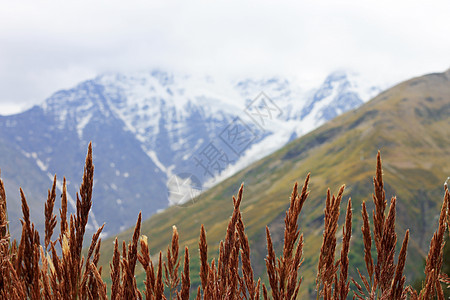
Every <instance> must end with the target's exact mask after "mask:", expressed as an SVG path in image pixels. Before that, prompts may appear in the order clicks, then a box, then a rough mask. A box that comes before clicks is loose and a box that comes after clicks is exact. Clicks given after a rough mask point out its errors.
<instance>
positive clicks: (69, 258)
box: [0, 145, 450, 300]
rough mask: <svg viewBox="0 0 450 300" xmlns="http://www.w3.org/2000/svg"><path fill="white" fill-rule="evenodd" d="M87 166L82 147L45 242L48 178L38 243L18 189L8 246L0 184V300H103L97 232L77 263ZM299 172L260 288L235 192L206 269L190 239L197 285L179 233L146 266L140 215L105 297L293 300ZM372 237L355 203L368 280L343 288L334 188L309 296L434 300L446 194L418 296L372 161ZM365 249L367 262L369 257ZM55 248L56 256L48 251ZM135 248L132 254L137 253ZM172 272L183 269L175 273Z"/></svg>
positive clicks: (297, 281) (299, 254) (345, 272)
mask: <svg viewBox="0 0 450 300" xmlns="http://www.w3.org/2000/svg"><path fill="white" fill-rule="evenodd" d="M93 174H94V166H93V162H92V147H91V145H89V148H88V153H87V157H86V163H85V168H84V175H83V179H82V184H81V187H80V191H79V193H78V194H77V209H76V214H74V215H70V216H69V217H67V191H66V181H65V178H64V180H63V194H62V196H61V209H60V211H59V215H60V235H59V236H58V237H57V238H56V239H54V240H52V235H53V231H54V229H55V227H56V226H57V217H56V215H54V214H53V208H54V204H55V199H56V192H55V188H56V176H55V177H54V180H53V185H52V187H51V189H50V190H49V191H48V197H47V201H46V203H45V210H44V215H45V237H44V245H43V246H42V245H41V244H40V240H39V234H38V232H37V231H36V230H35V228H34V225H33V223H31V221H30V212H29V208H28V205H27V201H26V197H25V194H24V192H23V191H22V190H20V194H21V201H22V213H23V218H22V220H21V223H22V235H21V239H20V242H19V243H17V242H16V241H13V242H11V241H10V236H9V230H8V217H7V209H6V193H5V189H4V185H3V182H2V181H1V180H0V255H1V257H0V272H1V277H0V297H1V299H25V298H27V299H107V298H108V295H107V286H106V284H105V282H104V281H103V279H102V276H101V274H102V271H103V270H102V269H101V267H100V268H99V267H98V261H99V256H100V247H101V238H100V234H101V232H102V230H103V227H104V226H101V227H100V228H99V229H98V230H97V232H96V233H95V234H94V235H93V237H92V240H91V243H90V245H89V248H88V251H87V255H86V257H83V256H82V255H81V253H82V247H83V240H84V235H85V228H86V225H87V222H88V217H89V211H90V209H91V206H92V185H93ZM309 178H310V177H309V174H308V175H307V177H306V179H305V182H304V184H303V187H302V189H301V191H299V190H298V184H297V183H296V184H295V185H294V188H293V191H292V194H291V199H290V206H289V209H288V210H287V212H286V216H285V220H284V221H285V230H284V240H283V247H282V253H281V255H280V256H277V255H276V253H275V249H274V245H273V242H272V237H271V234H270V230H269V228H268V227H266V239H267V256H266V258H265V264H266V270H267V278H268V284H269V286H270V288H269V289H268V287H267V286H266V284H265V283H263V282H262V281H261V279H260V278H258V279H256V278H255V277H254V272H253V268H252V263H251V252H250V244H249V240H248V237H247V235H246V233H245V225H244V222H243V219H242V215H241V212H240V204H241V202H242V199H243V190H244V187H243V185H241V187H240V189H239V192H238V194H237V196H236V198H235V197H233V204H234V210H233V213H232V216H231V218H230V221H229V223H228V226H227V231H226V234H225V238H224V240H223V241H222V242H221V243H220V247H219V254H218V258H217V259H212V260H211V261H208V256H207V250H208V244H207V240H206V230H205V228H204V226H203V225H202V226H201V228H200V238H199V256H200V273H199V278H200V282H201V284H200V285H199V286H198V287H192V286H191V280H190V279H191V277H190V276H191V274H190V269H189V250H188V248H187V247H185V249H184V257H183V258H180V257H179V235H178V231H177V228H176V227H175V226H174V227H173V234H172V242H171V244H170V245H169V246H168V249H167V254H166V256H165V259H164V260H163V255H162V253H161V252H160V253H159V256H158V261H156V262H153V261H152V259H151V255H150V252H149V246H148V239H147V237H146V236H144V235H141V233H140V228H141V214H139V216H138V219H137V222H136V226H135V230H134V233H133V236H132V238H131V241H130V242H129V243H128V245H126V243H125V242H123V243H122V247H120V245H119V242H118V240H117V238H116V240H115V244H114V252H113V257H112V260H111V262H110V276H111V287H110V292H111V296H110V297H111V299H143V298H146V299H167V298H169V299H182V300H185V299H189V296H190V295H196V299H252V300H253V299H260V298H261V297H262V298H263V299H269V297H270V296H271V297H272V298H273V299H296V298H297V297H298V295H299V289H300V286H301V283H302V278H301V276H300V267H301V265H302V262H303V234H301V232H300V230H299V228H298V218H299V215H300V213H301V210H302V208H303V205H304V204H305V202H306V199H307V198H308V195H309V191H308V183H309ZM373 182H374V193H373V202H374V207H375V209H374V211H373V218H372V221H373V229H371V226H370V220H369V214H368V212H367V207H366V203H365V202H363V204H362V211H361V214H362V220H363V225H362V227H361V233H362V240H363V242H364V260H365V266H366V272H367V275H368V277H366V276H365V275H363V274H362V273H361V272H359V270H358V273H359V277H360V278H359V280H360V281H359V282H358V280H356V279H354V278H351V280H349V278H348V277H349V269H350V268H351V266H349V252H350V246H351V237H352V201H351V199H349V200H348V202H347V207H346V210H345V222H344V224H343V228H342V242H341V250H340V255H339V257H338V258H337V259H336V253H335V252H336V246H337V238H336V233H337V230H338V228H339V225H338V221H339V215H340V204H341V201H342V197H343V193H344V188H345V187H344V186H342V187H341V188H340V190H339V192H338V194H337V196H334V195H331V192H330V190H328V192H327V198H326V202H325V209H324V231H323V241H322V247H321V251H320V254H319V257H318V266H317V277H316V286H317V290H316V296H317V298H323V299H347V298H348V297H350V295H349V293H350V282H353V284H354V292H353V294H354V295H353V298H356V299H406V298H407V297H409V298H411V299H431V298H433V297H437V298H438V299H443V297H444V296H443V292H442V291H443V290H442V286H441V283H442V284H446V285H449V284H450V279H449V277H448V275H446V274H442V273H441V271H440V270H441V267H442V260H443V252H442V249H443V244H444V234H445V230H446V228H447V227H448V226H449V221H450V215H449V214H450V213H449V209H448V206H449V200H450V193H449V191H448V189H447V184H445V189H444V190H445V195H444V199H443V204H442V207H441V212H440V217H439V224H438V228H437V230H436V232H435V234H434V235H433V238H432V240H431V243H430V250H429V253H428V257H427V260H426V267H425V275H426V279H425V284H424V286H423V288H422V290H421V291H415V290H414V289H413V288H412V287H410V286H407V287H405V282H406V277H405V275H404V273H403V272H404V268H405V263H406V257H407V247H408V241H409V231H408V230H407V231H406V232H405V236H404V239H403V242H402V246H401V249H400V252H399V254H398V256H397V263H395V256H396V253H395V245H396V243H397V235H396V232H395V218H396V210H395V207H396V198H395V197H394V198H392V199H391V201H390V204H389V210H388V213H387V216H386V213H385V210H386V207H387V201H386V199H385V191H384V183H383V176H382V166H381V157H380V154H379V153H378V155H377V168H376V176H375V177H374V180H373ZM372 245H375V249H374V250H376V259H374V257H372ZM57 247H59V248H60V249H61V251H60V253H61V254H60V255H58V251H57V250H56V248H57ZM138 248H140V249H138ZM137 262H139V263H140V264H141V266H142V268H143V269H144V271H145V274H146V277H145V280H144V289H143V290H139V289H138V288H137V283H136V278H135V276H134V275H135V270H136V264H137ZM181 264H182V265H183V266H182V268H181V269H180V267H181Z"/></svg>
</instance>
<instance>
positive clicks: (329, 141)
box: [94, 72, 450, 295]
mask: <svg viewBox="0 0 450 300" xmlns="http://www.w3.org/2000/svg"><path fill="white" fill-rule="evenodd" d="M449 80H450V73H449V72H447V74H446V75H445V74H432V75H427V76H423V77H420V78H415V79H412V80H410V81H407V82H404V83H402V84H400V85H398V86H395V87H394V88H392V89H390V90H388V91H386V92H384V93H382V94H380V95H379V96H377V97H376V98H374V99H373V100H372V101H370V102H369V103H367V104H366V105H364V106H363V107H361V108H359V109H357V110H355V111H351V112H349V113H346V114H344V115H342V116H340V117H338V118H336V119H335V120H333V121H332V122H329V123H327V124H326V125H324V126H322V127H320V128H319V129H317V130H315V131H314V132H312V133H310V134H308V135H306V136H304V137H302V138H300V139H298V140H296V141H294V142H292V143H290V144H289V145H287V146H286V147H284V148H282V149H281V150H279V151H277V152H276V153H274V154H272V155H270V156H268V157H266V158H264V159H262V160H260V161H258V162H256V163H254V164H253V165H251V166H249V167H248V168H246V169H245V170H243V171H241V172H239V173H237V174H236V175H234V176H233V177H231V178H229V179H227V180H226V181H224V182H222V183H220V184H219V185H218V186H216V187H215V188H213V189H211V190H209V191H208V192H206V193H204V194H203V195H201V196H200V198H199V199H197V200H196V201H195V204H194V205H189V206H187V207H171V208H169V209H167V210H166V211H164V212H162V213H160V214H158V215H155V216H153V217H151V218H150V219H149V220H146V221H145V222H144V223H143V225H142V233H143V234H145V235H147V236H149V244H150V247H151V251H152V253H153V254H157V253H158V251H159V250H163V251H165V249H166V247H167V245H168V243H169V240H170V238H171V232H172V225H174V224H175V225H176V226H177V227H178V231H179V233H180V246H181V247H183V246H184V245H187V246H188V247H189V249H190V253H191V274H192V278H191V282H192V283H195V282H196V281H197V278H196V277H197V274H198V269H199V267H198V266H199V262H198V251H197V249H198V236H199V230H200V224H205V228H206V230H207V240H208V245H209V247H208V250H209V252H210V254H209V255H210V257H214V256H215V254H216V253H217V248H218V243H219V241H220V240H221V239H223V238H224V235H225V230H226V224H227V222H228V219H229V217H230V215H231V212H232V200H231V196H232V195H233V194H234V193H236V192H237V190H238V188H239V185H240V184H241V183H242V182H244V183H245V190H244V200H243V203H242V206H241V207H242V212H243V219H244V222H245V225H246V232H247V234H248V236H249V239H250V246H251V250H252V263H253V266H254V268H255V271H256V275H257V276H265V267H264V257H265V254H266V249H265V233H264V227H265V226H266V224H269V227H270V229H271V232H272V236H273V238H274V244H275V246H276V247H277V246H280V245H281V243H282V237H283V234H282V232H283V230H284V223H283V218H284V211H285V210H286V208H287V207H288V204H289V201H288V199H289V196H290V192H291V189H292V186H293V183H294V182H295V181H299V182H300V183H302V182H303V180H304V178H305V176H306V174H307V173H308V172H311V183H310V190H311V194H310V197H309V199H308V200H307V202H306V204H305V207H304V209H303V211H302V214H301V217H300V226H301V228H302V230H303V232H304V234H305V248H304V258H305V263H304V265H303V267H302V269H301V271H302V276H303V277H304V283H303V284H302V289H301V290H302V293H303V295H305V294H306V293H307V292H308V291H311V290H312V288H313V287H312V286H311V284H312V282H313V280H314V278H315V274H316V262H317V259H318V255H317V253H318V250H319V249H320V246H321V238H322V226H323V225H322V220H323V207H324V199H325V196H326V189H327V188H328V187H330V188H331V190H332V192H334V193H336V192H337V190H338V188H339V186H340V185H341V184H344V183H345V184H346V186H347V188H346V193H345V195H346V197H345V199H347V198H348V197H349V196H351V197H352V201H353V207H354V210H355V212H354V225H353V237H352V245H351V249H350V250H351V255H350V259H351V261H350V266H351V268H350V271H351V272H352V274H353V275H354V274H355V271H356V269H355V267H359V268H360V269H364V267H363V259H362V256H363V251H362V241H361V239H360V237H361V235H360V230H359V228H360V227H361V222H360V205H361V202H362V201H364V200H369V199H370V198H371V193H372V176H373V175H374V172H375V156H376V152H377V150H378V149H380V150H381V151H382V158H383V162H384V164H383V166H384V175H385V177H384V178H385V188H386V196H387V197H391V196H393V195H397V196H398V200H399V201H398V206H397V216H398V217H397V229H398V232H399V236H398V239H399V240H401V239H403V234H404V230H405V229H406V228H410V229H411V237H412V240H411V243H410V246H409V254H408V260H407V274H408V276H409V277H408V280H413V279H414V278H415V277H417V276H418V275H419V274H420V272H423V268H422V265H421V263H417V262H419V261H422V259H423V255H424V254H425V252H426V251H427V247H428V243H429V240H430V237H431V233H432V231H433V230H434V227H435V221H436V220H435V216H436V214H437V212H438V205H439V203H440V202H441V195H442V184H443V182H444V180H445V179H446V178H447V176H448V175H449V174H450V160H449V158H450V130H449V128H450V81H449ZM345 201H346V200H345ZM94 205H95V199H94ZM344 206H345V205H342V207H344ZM369 207H370V208H371V206H370V205H369ZM341 217H342V214H341ZM340 224H342V222H340ZM106 226H107V225H106ZM339 232H340V231H339ZM131 235H132V229H130V230H127V231H125V232H123V233H122V234H120V235H119V241H121V240H129V238H130V237H131ZM112 246H113V243H112V240H106V241H104V243H103V245H102V249H103V250H102V256H101V261H100V264H101V265H103V266H104V268H106V269H105V270H109V266H108V262H109V260H110V258H111V257H112ZM278 248H279V247H278ZM104 274H105V275H106V274H108V272H104ZM142 280H143V277H142V275H141V274H138V282H142Z"/></svg>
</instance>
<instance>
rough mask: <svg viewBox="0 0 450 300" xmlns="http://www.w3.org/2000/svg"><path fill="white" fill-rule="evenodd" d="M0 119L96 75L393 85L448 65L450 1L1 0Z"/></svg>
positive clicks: (449, 53)
mask: <svg viewBox="0 0 450 300" xmlns="http://www.w3.org/2000/svg"><path fill="white" fill-rule="evenodd" d="M0 5H1V6H0V7H1V9H0V115H1V114H7V113H12V112H17V111H19V110H20V109H24V108H28V107H30V106H31V105H33V104H36V103H41V102H42V101H44V99H45V98H46V97H48V96H50V95H51V94H52V93H53V92H55V91H57V90H59V89H62V88H70V87H72V86H74V85H76V84H77V83H79V82H80V81H82V80H85V79H89V78H92V77H94V76H96V75H98V74H101V73H104V72H107V71H119V72H122V71H135V70H150V69H154V68H159V69H163V70H167V71H174V72H182V73H188V74H190V73H195V74H199V73H201V74H204V73H206V74H210V75H212V76H213V77H214V76H225V77H227V78H231V79H232V78H242V77H247V76H252V77H266V76H271V75H277V76H287V77H295V78H297V79H299V81H300V82H301V81H305V82H318V81H321V80H323V79H324V77H325V76H326V75H327V74H328V73H329V72H331V71H333V70H335V69H340V68H349V69H352V70H354V71H358V72H360V73H362V74H364V75H365V76H369V77H371V78H373V80H379V79H383V80H386V81H388V82H391V83H395V82H398V81H401V80H404V79H408V78H409V77H412V76H418V75H422V74H424V73H429V72H441V71H445V70H446V69H448V68H449V67H450V17H449V16H450V1H449V0H442V1H434V0H430V1H411V0H407V1H392V0H390V1H384V0H383V1H380V0H377V1H367V0H364V1H336V0H329V1H304V0H303V1H292V2H285V1H261V0H260V1H176V2H174V1H143V0H142V1H139V0H136V1H132V0H129V1H111V0H108V1H106V0H105V1H95V0H89V1H84V0H83V1H80V0H78V1H60V0H58V1H36V0H29V1H25V0H19V1H10V0H0Z"/></svg>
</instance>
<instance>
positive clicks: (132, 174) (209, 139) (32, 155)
mask: <svg viewBox="0 0 450 300" xmlns="http://www.w3.org/2000/svg"><path fill="white" fill-rule="evenodd" d="M378 91H379V88H377V87H376V86H372V85H371V84H367V83H366V82H365V81H363V80H362V78H360V77H358V76H355V75H353V74H351V73H346V72H334V73H332V74H330V76H328V77H327V78H326V80H325V81H324V83H323V84H322V85H321V86H319V87H318V88H317V89H313V90H308V91H305V90H302V89H301V87H298V86H296V85H294V84H292V83H291V82H289V81H288V80H286V79H281V78H270V79H266V80H253V79H245V80H241V81H237V82H235V83H230V82H218V81H217V82H216V81H214V79H213V78H211V77H205V78H204V77H194V76H184V75H175V74H169V73H165V72H161V71H152V72H140V73H131V74H105V75H102V76H99V77H97V78H95V79H92V80H88V81H85V82H82V83H80V84H79V85H77V86H76V87H74V88H72V89H69V90H61V91H58V92H56V93H55V94H53V95H52V96H51V97H49V98H48V99H47V100H45V102H44V103H43V104H42V105H39V106H35V107H33V108H32V109H30V110H28V111H25V112H23V113H21V114H17V115H11V116H0V168H1V170H2V176H3V178H4V179H5V185H6V188H7V191H8V204H9V207H8V209H9V213H10V219H11V220H13V221H12V222H13V223H12V224H11V225H12V226H11V228H12V234H13V235H16V234H18V233H19V227H18V225H19V223H18V221H14V220H18V217H19V216H20V215H21V212H20V199H19V193H18V189H19V186H21V187H22V188H23V189H24V191H25V194H26V195H27V197H28V201H29V204H30V206H31V209H32V218H33V221H34V222H35V223H36V225H37V227H38V228H42V225H43V219H40V218H42V214H41V213H40V212H41V211H43V205H44V197H45V195H46V190H47V189H48V188H49V187H50V185H51V178H53V175H54V174H57V176H58V179H59V188H61V181H62V176H63V175H64V176H66V178H67V180H68V191H69V194H70V195H71V196H72V198H71V199H69V200H70V203H71V204H72V208H74V204H75V202H74V201H73V199H74V198H75V193H76V191H77V189H78V184H79V181H80V178H81V175H82V169H81V168H82V167H81V166H82V162H83V157H84V155H85V151H86V146H87V144H88V142H89V141H92V142H93V146H94V156H95V157H94V159H95V167H96V169H95V186H94V189H95V191H94V192H95V195H96V205H95V206H94V208H93V213H92V215H91V218H90V223H89V225H90V228H96V227H97V226H98V225H99V224H102V223H104V222H106V223H107V226H106V228H105V231H104V232H105V233H106V234H111V233H116V232H118V231H120V230H123V229H125V228H127V227H129V226H131V225H132V224H133V219H134V216H135V215H136V214H137V213H138V212H139V211H140V210H142V213H143V216H144V217H149V216H150V215H151V214H154V213H155V212H157V211H158V210H161V209H164V208H166V207H167V206H168V205H169V204H180V203H184V202H186V201H188V200H189V199H190V198H191V197H193V196H195V195H198V194H199V193H200V192H202V191H204V190H206V189H208V188H209V187H211V186H213V185H215V184H217V183H218V182H220V181H221V180H223V179H224V178H227V177H228V176H230V175H231V174H233V173H234V172H236V171H238V170H240V169H242V168H243V167H245V166H247V165H248V164H250V163H251V162H253V161H255V160H257V159H259V158H262V157H263V156H265V155H267V154H270V153H272V152H273V151H275V150H277V149H279V148H280V147H282V146H283V145H285V144H286V143H287V142H289V141H290V140H292V139H294V138H295V137H297V136H301V135H303V134H305V133H306V132H309V131H311V130H312V129H313V128H316V127H317V126H319V125H320V124H323V123H324V122H326V121H327V120H330V119H332V118H334V117H335V116H337V115H339V114H340V113H342V112H344V111H346V110H349V109H351V108H354V107H357V106H358V105H360V104H362V103H363V102H364V101H367V100H368V99H369V98H370V97H371V96H373V95H374V94H376V93H377V92H378ZM0 114H1V112H0ZM35 212H36V213H35ZM14 222H15V223H14Z"/></svg>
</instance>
